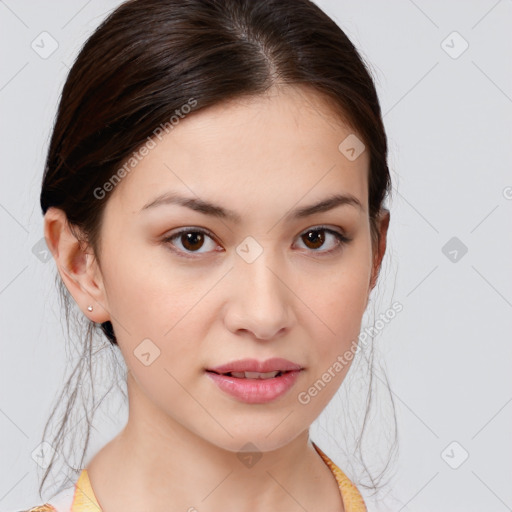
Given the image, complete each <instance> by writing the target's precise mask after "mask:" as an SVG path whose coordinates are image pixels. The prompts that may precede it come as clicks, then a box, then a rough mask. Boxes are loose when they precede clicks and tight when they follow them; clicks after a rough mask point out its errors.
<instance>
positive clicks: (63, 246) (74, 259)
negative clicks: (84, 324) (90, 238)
mask: <svg viewBox="0 0 512 512" xmlns="http://www.w3.org/2000/svg"><path fill="white" fill-rule="evenodd" d="M74 231H77V232H79V230H78V228H76V227H74ZM44 237H45V239H46V244H47V246H48V248H49V250H50V251H51V253H52V255H53V257H54V259H55V263H56V265H57V269H58V271H59V274H60V276H61V278H62V280H63V282H64V284H65V285H66V288H67V289H68V291H69V293H70V294H71V295H72V297H73V299H74V300H75V302H76V303H77V304H78V307H79V308H80V309H81V310H82V311H83V312H84V314H85V315H86V316H87V317H88V318H89V319H91V320H92V321H93V322H96V323H103V322H106V321H107V320H110V315H109V312H108V304H107V300H106V294H105V290H104V287H103V280H102V277H101V272H100V269H99V267H98V264H97V261H96V259H95V257H94V254H93V251H92V248H91V247H90V246H88V245H87V244H86V243H85V242H83V241H79V240H78V239H77V237H76V236H75V235H74V234H73V232H72V231H71V229H70V227H69V223H68V221H67V217H66V214H65V213H64V211H63V210H61V209H59V208H54V207H52V208H49V209H48V210H47V212H46V214H45V216H44ZM89 306H92V310H91V309H89Z"/></svg>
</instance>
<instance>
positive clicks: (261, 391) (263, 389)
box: [206, 370, 301, 404]
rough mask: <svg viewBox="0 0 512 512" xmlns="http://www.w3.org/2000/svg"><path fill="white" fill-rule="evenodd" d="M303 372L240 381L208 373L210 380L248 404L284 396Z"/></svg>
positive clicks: (261, 402) (269, 400)
mask: <svg viewBox="0 0 512 512" xmlns="http://www.w3.org/2000/svg"><path fill="white" fill-rule="evenodd" d="M300 372H301V370H294V371H291V372H287V373H285V374H283V375H281V376H280V377H274V378H272V379H238V378H237V377H230V376H228V375H219V374H218V373H213V372H210V371H207V372H206V374H207V375H208V376H209V377H210V379H212V380H213V382H215V384H217V386H219V388H220V389H221V390H222V391H224V392H225V393H228V394H229V395H231V396H234V397H235V398H237V399H239V400H241V401H242V402H246V403H248V404H263V403H267V402H271V401H272V400H275V399H277V398H279V397H280V396H282V395H284V394H285V393H286V392H287V391H289V390H290V389H291V388H292V386H293V385H294V384H295V381H296V380H297V377H298V375H299V373H300Z"/></svg>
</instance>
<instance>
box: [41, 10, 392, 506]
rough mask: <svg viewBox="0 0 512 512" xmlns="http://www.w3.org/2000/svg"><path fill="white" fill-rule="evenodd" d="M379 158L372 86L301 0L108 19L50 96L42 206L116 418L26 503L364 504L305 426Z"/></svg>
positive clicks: (354, 285) (344, 340)
mask: <svg viewBox="0 0 512 512" xmlns="http://www.w3.org/2000/svg"><path fill="white" fill-rule="evenodd" d="M386 159H387V142H386V134H385V131H384V127H383V124H382V119H381V113H380V106H379V102H378V98H377V94H376V91H375V87H374V84H373V81H372V79H371V77H370V75H369V73H368V71H367V69H366V67H365V65H364V63H363V61H362V60H361V58H360V56H359V55H358V53H357V51H356V49H355V48H354V46H353V45H352V43H351V42H350V41H349V40H348V38H347V37H346V35H345V34H344V33H343V32H342V31H341V29H340V28H339V27H338V26H337V25H336V24H335V23H334V22H333V21H332V20H331V19H330V18H329V17H328V16H327V15H326V14H324V13H323V12H322V11H321V10H320V9H319V8H318V7H317V6H316V5H315V4H313V3H311V2H309V1H308V0H257V1H256V0H190V1H185V2H184V1H180V0H164V1H162V0H158V1H157V0H149V1H148V0H145V1H142V0H132V1H129V2H126V3H124V4H122V5H121V6H120V7H119V8H118V9H117V10H116V11H114V12H113V13H112V14H111V15H110V16H109V17H108V18H107V19H106V20H105V21H104V22H103V23H102V24H101V26H100V27H99V28H98V29H97V30H96V31H95V32H94V34H93V35H92V36H91V37H90V38H89V40H88V41H87V42H86V44H85V45H84V47H83V49H82V50H81V52H80V54H79V56H78V58H77V60H76V62H75V64H74V65H73V67H72V69H71V71H70V73H69V76H68V79H67V81H66V84H65V86H64V89H63V93H62V98H61V101H60V105H59V109H58V114H57V118H56V122H55V127H54V131H53V134H52V138H51V142H50V148H49V152H48V157H47V165H46V169H45V174H44V177H43V184H42V191H41V207H42V211H43V214H44V233H45V238H46V242H47V245H48V247H49V248H50V250H51V252H52V255H53V257H54V259H55V261H56V265H57V267H58V271H59V275H60V278H61V279H62V283H63V284H64V285H65V287H66V290H67V292H69V294H70V295H71V296H72V298H73V300H74V301H75V302H76V304H77V305H78V307H79V308H80V309H81V310H82V311H83V313H84V315H86V317H87V318H88V320H89V321H90V322H91V325H98V326H101V329H102V332H103V333H104V335H105V336H106V337H107V339H108V340H109V342H110V343H111V344H112V346H113V347H114V348H115V349H119V351H120V353H121V354H122V356H123V359H124V361H125V363H126V367H127V375H126V383H127V389H128V397H129V419H128V422H127V424H126V426H125V428H124V429H123V430H122V431H121V432H120V433H119V434H118V435H117V436H116V437H115V438H114V439H113V440H112V441H111V442H109V443H108V444H107V445H105V446H104V447H103V448H102V449H101V450H100V451H99V452H98V453H97V454H96V455H95V456H94V457H93V459H92V460H91V461H90V463H89V464H88V466H87V467H86V468H82V469H81V471H80V475H79V478H78V479H77V480H76V481H75V482H70V485H69V486H68V487H67V488H66V489H65V490H63V491H62V492H60V493H59V494H58V495H57V496H54V498H53V499H51V500H50V501H49V502H48V503H47V504H45V505H43V506H42V507H36V508H34V509H32V510H57V511H58V512H60V511H64V510H73V511H77V510H80V511H85V510H87V511H88V510H91V511H92V510H94V511H98V510H103V511H105V512H110V511H114V510H124V511H125V512H130V511H136V510H137V511H140V510H155V511H156V510H166V511H169V510H176V511H177V510H188V511H195V510H198V511H205V512H206V511H213V510H224V511H230V510H233V511H235V510H236V511H238V512H240V511H244V510H247V511H249V510H250V511H251V512H260V511H268V510H286V511H287V512H295V511H299V510H301V511H303V510H308V511H311V512H313V511H315V510H330V511H336V512H342V511H345V512H356V511H364V510H366V506H365V504H364V500H363V498H362V495H361V493H360V491H359V490H358V488H357V487H356V485H355V484H354V483H353V482H351V480H350V479H349V478H348V476H347V475H346V474H345V473H344V472H343V471H342V470H341V469H340V468H339V467H337V466H336V465H335V464H334V463H333V462H332V460H331V459H330V458H329V457H328V456H327V455H326V454H325V453H324V452H323V451H322V450H321V449H320V448H319V447H318V446H317V445H316V444H315V443H313V442H312V441H311V440H310V439H309V427H310V425H311V424H312V422H313V421H314V420H315V419H316V418H317V417H318V416H319V415H320V413H321V412H322V410H323V409H324V408H325V407H326V405H327V404H328V403H329V401H330V400H331V399H332V397H333V396H334V395H335V393H336V392H337V390H338V389H339V387H340V385H341V384H342V382H343V380H344V378H345V376H346V374H347V372H348V371H349V369H350V366H351V363H352V360H353V357H354V354H355V351H356V349H357V339H358V334H359V331H360V328H361V320H362V316H363V313H364V311H365V309H366V307H367V304H368V299H369V294H370V292H371V291H372V289H373V288H374V286H375V284H376V282H377V278H378V274H379V270H380V267H381V263H382V258H383V256H384V253H385V249H386V235H387V229H388V225H389V218H390V217H389V211H388V210H387V209H386V208H385V207H384V206H383V203H384V200H385V198H386V196H387V194H388V193H389V189H390V176H389V171H388V166H387V161H386ZM50 468H51V467H50ZM50 468H49V469H50ZM47 474H48V472H47Z"/></svg>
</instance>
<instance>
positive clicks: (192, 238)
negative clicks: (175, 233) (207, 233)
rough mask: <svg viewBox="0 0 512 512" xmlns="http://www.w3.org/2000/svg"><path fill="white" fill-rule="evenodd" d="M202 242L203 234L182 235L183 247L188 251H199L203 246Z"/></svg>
mask: <svg viewBox="0 0 512 512" xmlns="http://www.w3.org/2000/svg"><path fill="white" fill-rule="evenodd" d="M183 238H184V239H185V241H183ZM203 240H204V239H203V234H202V233H198V232H195V231H193V232H190V233H186V234H185V235H182V244H183V247H185V248H186V249H187V250H190V251H194V250H197V249H200V248H201V246H202V245H203ZM197 245H199V246H197ZM187 246H188V247H187Z"/></svg>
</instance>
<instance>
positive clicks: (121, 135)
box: [40, 0, 391, 492]
mask: <svg viewBox="0 0 512 512" xmlns="http://www.w3.org/2000/svg"><path fill="white" fill-rule="evenodd" d="M275 84H292V85H297V86H299V85H300V86H304V87H308V88H310V89H312V90H314V91H315V92H316V93H317V94H319V95H321V96H322V97H324V98H325V99H327V100H328V101H329V103H330V105H332V109H333V111H334V112H336V114H337V115H338V116H339V117H340V119H342V120H343V121H344V122H345V123H346V124H348V125H349V126H350V127H351V128H352V129H353V130H354V132H355V133H357V134H358V137H359V138H361V139H362V140H363V141H364V144H365V145H366V148H367V151H369V155H370V167H369V175H368V183H369V187H368V204H369V218H370V224H371V232H372V243H373V247H376V242H377V241H378V237H379V232H378V229H377V228H378V225H377V216H378V214H379V213H380V212H381V209H382V207H383V201H384V199H385V198H386V196H387V195H388V194H389V193H390V191H391V190H390V189H391V181H390V174H389V170H388V165H387V139H386V134H385V130H384V126H383V122H382V118H381V110H380V106H379V101H378V98H377V93H376V90H375V86H374V83H373V80H372V77H371V75H370V73H369V70H368V69H367V67H366V65H365V63H364V62H363V60H362V58H361V57H360V55H359V54H358V52H357V50H356V48H355V47H354V45H353V44H352V43H351V41H350V40H349V39H348V37H347V36H346V35H345V34H344V32H343V31H342V30H341V29H340V27H339V26H338V25H337V24H336V23H335V22H334V21H333V20H331V19H330V18H329V16H327V15H326V14H325V13H324V12H323V11H322V10H321V9H320V8H319V7H317V6H316V5H315V4H314V3H312V2H310V1H309V0H131V1H128V2H125V3H123V4H121V5H120V6H119V7H118V8H117V9H116V10H115V11H114V12H112V13H111V14H110V15H109V16H108V17H107V18H106V19H105V20H104V21H103V22H102V23H101V25H100V26H99V27H98V28H97V29H96V31H95V32H94V33H93V34H92V35H91V37H90V38H89V39H88V40H87V41H86V43H85V44H84V46H83V48H82V49H81V51H80V53H79V55H78V57H77V59H76V61H75V63H74V65H73V67H72V68H71V70H70V72H69V75H68V78H67V80H66V83H65V85H64V88H63V91H62V95H61V99H60V103H59V107H58V112H57V115H56V119H55V124H54V128H53V133H52V136H51V141H50V145H49V150H48V155H47V160H46V168H45V171H44V176H43V180H42V190H41V197H40V204H41V209H42V212H43V214H44V213H46V211H47V210H48V208H50V207H57V208H60V209H62V210H63V211H64V212H65V214H66V216H67V220H68V223H69V227H70V229H72V230H73V229H74V227H77V228H79V230H78V231H76V235H75V236H77V238H79V237H80V236H81V233H83V236H84V238H83V239H82V241H83V242H85V243H87V244H88V245H89V246H90V247H91V248H92V250H93V251H94V254H95V256H96V257H97V259H98V263H100V260H101V258H100V256H101V250H100V249H101V247H100V238H99V232H100V226H101V221H102V214H103V211H104V207H105V204H106V201H107V200H108V197H109V194H108V193H107V194H105V197H103V198H101V199H99V198H98V197H97V195H95V194H94V190H96V189H97V188H98V187H102V186H103V185H104V183H106V182H107V181H108V180H109V179H111V177H112V176H113V175H114V174H115V173H116V171H118V169H119V168H121V167H122V166H123V164H124V162H126V160H127V159H129V158H130V156H131V155H132V154H133V153H134V151H136V150H137V149H138V148H139V147H141V145H142V144H144V143H145V142H146V141H147V139H148V137H152V136H153V135H154V130H155V128H157V127H158V126H160V125H162V124H165V123H168V121H169V119H170V118H171V116H173V115H174V114H175V112H176V110H179V109H180V108H181V107H182V106H183V105H185V104H187V103H188V102H189V100H190V99H191V98H193V99H194V100H195V101H196V103H195V107H194V109H193V110H194V111H199V110H201V109H205V108H207V107H209V106H213V105H216V104H219V103H222V102H226V101H228V100H230V99H235V98H240V97H243V96H255V95H258V94H262V93H264V92H265V91H267V90H268V89H269V88H270V87H272V86H273V85H275ZM190 115H193V112H192V113H191V114H190ZM73 232H75V231H73ZM57 282H58V284H59V286H60V291H61V298H62V299H63V301H64V305H65V308H66V319H67V320H68V333H69V294H68V293H67V290H66V288H65V286H63V284H62V282H61V281H60V280H59V279H58V276H57ZM87 322H89V321H88V320H87ZM101 330H102V332H103V334H104V335H105V336H106V337H107V338H108V340H109V341H110V343H111V344H112V345H116V344H117V342H116V337H115V333H114V331H113V328H112V324H111V323H110V322H105V323H103V324H101ZM96 332H97V326H96V325H95V324H92V323H91V322H89V325H87V337H86V340H85V341H82V340H81V341H80V346H82V347H83V354H82V357H81V358H80V361H79V362H78V364H77V366H76V368H75V369H74V371H73V374H72V375H71V377H70V379H69V380H68V382H67V383H66V386H65V391H69V389H70V388H71V387H72V382H73V379H75V381H76V384H75V388H74V390H73V392H72V393H71V395H70V396H71V398H70V399H69V401H68V405H67V409H66V413H65V415H64V419H63V422H62V423H61V428H60V429H59V432H58V433H57V435H56V437H55V439H54V443H53V447H54V449H57V448H58V447H60V445H61V443H62V441H63V437H64V435H65V428H64V427H65V424H66V422H67V420H68V412H69V410H70V408H71V407H72V406H73V404H74V402H75V399H76V391H77V389H78V386H80V385H81V380H82V378H83V374H84V368H83V365H84V364H85V363H87V364H88V365H89V372H90V371H91V369H90V365H91V355H92V349H91V343H92V342H91V339H92V335H93V334H94V333H96ZM63 393H64V391H63ZM61 397H62V395H61ZM61 401H62V400H61V399H59V401H58V403H60V402H61ZM368 403H369V402H368ZM57 405H58V404H57ZM54 413H55V409H54V410H53V412H52V415H51V417H53V415H54ZM51 417H50V419H51ZM88 419H89V418H88ZM48 421H50V420H48ZM365 421H366V416H365ZM47 427H48V423H47V425H46V427H45V434H46V428H47ZM89 430H90V426H89V429H88V431H87V436H86V443H85V448H84V451H83V455H84V454H85V451H86V449H87V443H88V440H89ZM363 430H364V428H363ZM82 461H83V458H82ZM52 464H53V459H52ZM50 469H51V465H50V466H49V467H48V469H47V471H46V473H45V475H44V478H43V481H42V482H41V486H40V492H41V489H42V486H43V483H44V481H45V479H46V477H47V476H48V473H49V471H50ZM372 482H374V480H373V478H372Z"/></svg>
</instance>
